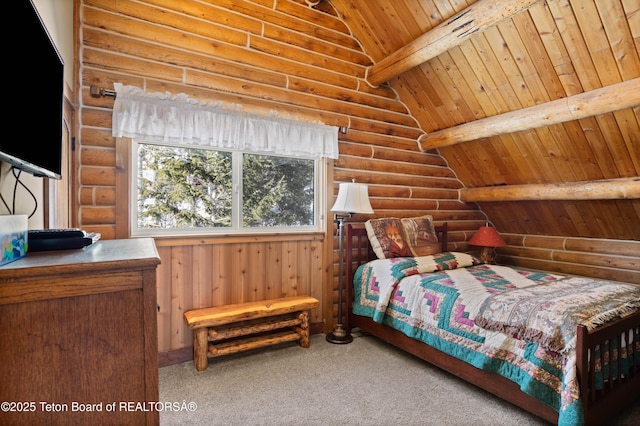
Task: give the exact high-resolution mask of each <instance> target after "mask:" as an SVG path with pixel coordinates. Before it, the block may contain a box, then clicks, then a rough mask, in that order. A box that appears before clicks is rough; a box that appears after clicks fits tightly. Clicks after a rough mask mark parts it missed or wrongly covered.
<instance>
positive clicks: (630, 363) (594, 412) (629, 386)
mask: <svg viewBox="0 0 640 426" xmlns="http://www.w3.org/2000/svg"><path fill="white" fill-rule="evenodd" d="M577 333H578V335H577V340H576V359H577V365H576V368H577V374H578V383H580V394H581V395H580V396H581V399H582V404H583V410H584V415H585V419H586V424H602V423H604V422H605V421H607V420H609V419H610V418H611V417H612V414H614V413H617V412H619V411H620V410H622V409H623V408H624V407H625V406H627V405H628V404H630V403H631V402H633V401H634V400H635V399H637V397H638V395H640V364H639V363H638V359H639V357H640V311H638V312H636V313H634V314H632V315H629V316H628V317H626V318H624V319H621V320H618V321H614V322H611V323H609V324H606V325H604V326H602V327H598V328H596V329H594V330H592V331H591V332H589V331H588V330H587V327H585V326H582V325H579V326H578V330H577ZM621 354H623V355H626V357H625V356H619V355H621ZM608 360H613V363H612V364H611V365H609V368H608V369H607V370H605V371H601V368H600V367H599V366H600V365H605V364H607V363H608ZM625 364H626V365H625ZM598 384H600V385H599V386H598Z"/></svg>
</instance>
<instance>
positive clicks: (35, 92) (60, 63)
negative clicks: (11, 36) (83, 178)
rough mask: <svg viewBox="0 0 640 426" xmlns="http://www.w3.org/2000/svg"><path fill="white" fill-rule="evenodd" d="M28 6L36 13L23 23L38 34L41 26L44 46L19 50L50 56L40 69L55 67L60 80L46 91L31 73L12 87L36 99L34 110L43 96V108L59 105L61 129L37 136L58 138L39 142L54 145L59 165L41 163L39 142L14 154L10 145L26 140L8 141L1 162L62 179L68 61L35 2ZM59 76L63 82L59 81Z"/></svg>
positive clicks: (49, 151)
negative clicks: (65, 72) (65, 78)
mask: <svg viewBox="0 0 640 426" xmlns="http://www.w3.org/2000/svg"><path fill="white" fill-rule="evenodd" d="M20 1H23V0H20ZM28 4H29V7H30V8H31V9H32V16H29V17H27V16H24V17H23V18H24V20H28V22H22V24H23V25H24V26H27V25H29V26H28V27H27V28H29V29H32V30H33V31H38V26H39V27H40V29H41V31H42V32H43V34H42V35H43V36H44V37H35V39H37V40H38V41H39V42H40V44H41V46H39V47H35V46H29V42H28V41H27V42H25V43H20V44H19V45H18V46H17V47H16V49H22V51H24V52H31V53H33V52H43V56H46V57H47V58H48V59H49V63H46V64H42V65H43V66H42V67H40V69H45V70H46V69H47V67H52V66H53V67H55V70H54V71H53V72H52V74H53V75H54V77H52V78H50V80H51V81H53V79H54V78H55V79H56V80H59V81H56V82H55V83H56V86H55V87H54V86H53V84H52V85H51V87H47V88H46V90H43V88H42V85H40V86H38V85H37V79H36V80H32V75H31V73H24V74H25V77H24V78H18V81H12V82H11V85H12V87H16V90H18V91H22V92H17V94H18V95H21V96H24V97H25V98H30V99H32V100H33V105H34V108H37V107H38V97H40V99H42V97H43V96H44V97H45V99H44V100H43V101H42V102H41V105H45V108H51V106H53V105H56V106H55V107H54V108H55V110H56V111H55V114H56V116H57V117H59V119H58V123H59V127H54V126H48V127H49V128H48V129H46V130H42V131H41V132H39V133H37V135H45V134H46V132H50V133H55V135H53V136H47V137H46V138H39V136H36V138H38V139H44V140H45V142H46V143H50V145H48V146H47V148H46V149H47V151H46V154H45V155H51V156H54V155H55V156H56V158H57V164H54V161H56V160H53V161H51V162H49V161H47V162H44V164H43V162H42V161H39V160H40V159H42V158H44V156H43V155H40V154H35V153H36V152H41V151H39V150H42V147H43V145H41V144H40V143H38V141H36V143H33V144H31V145H30V146H29V148H26V149H25V148H22V149H20V150H15V151H12V150H11V149H10V146H7V145H6V144H8V143H15V144H25V143H27V142H26V141H25V140H24V138H23V139H18V140H9V139H4V140H3V142H2V145H4V146H0V160H2V161H5V162H7V163H9V164H10V165H12V166H13V167H15V168H16V169H19V170H22V171H25V172H27V173H30V174H32V175H34V176H37V177H46V178H50V179H62V160H63V158H62V157H63V153H62V149H63V140H62V138H63V128H64V60H63V59H62V56H61V55H60V52H59V50H58V48H57V46H56V44H55V43H54V42H53V38H52V37H51V34H50V33H49V30H48V29H47V27H46V25H44V22H43V20H42V18H41V16H40V13H39V12H38V9H37V8H36V7H35V5H34V3H33V1H32V0H29V1H28ZM14 7H22V5H20V6H17V5H16V6H14ZM12 8H13V7H10V8H9V9H12ZM24 14H28V13H24ZM16 15H23V14H16ZM16 17H17V16H16ZM21 17H22V16H21ZM30 39H32V38H30ZM43 40H47V41H48V45H46V43H44V42H43ZM14 42H15V41H14ZM30 47H31V49H30ZM18 56H19V55H18ZM53 58H56V59H57V62H56V63H55V64H54V63H53V62H54V60H53ZM17 59H20V58H17ZM49 69H50V68H49ZM27 74H28V76H27ZM56 76H57V77H59V78H57V77H56ZM28 79H30V80H28ZM23 92H24V93H23ZM46 96H49V97H48V98H46ZM54 97H55V99H54ZM51 109H53V108H51ZM51 113H53V112H51ZM50 123H53V118H51V119H50ZM37 126H38V124H37V123H35V124H34V127H33V128H32V129H26V132H25V133H26V134H28V133H29V131H30V130H33V129H37ZM56 137H57V139H58V141H57V142H55V139H56ZM51 141H54V142H53V143H51ZM54 144H55V145H54ZM45 146H46V145H45ZM30 150H32V151H31V152H33V153H34V155H29V152H30Z"/></svg>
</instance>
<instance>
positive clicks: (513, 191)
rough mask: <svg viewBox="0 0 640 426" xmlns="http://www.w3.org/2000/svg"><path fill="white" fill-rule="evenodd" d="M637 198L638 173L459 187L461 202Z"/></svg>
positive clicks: (638, 189)
mask: <svg viewBox="0 0 640 426" xmlns="http://www.w3.org/2000/svg"><path fill="white" fill-rule="evenodd" d="M639 198H640V177H631V178H620V179H606V180H594V181H587V182H564V183H549V184H532V185H505V186H487V187H484V188H463V189H461V190H460V200H461V201H464V202H494V201H495V202H498V201H528V200H536V201H541V200H629V199H639Z"/></svg>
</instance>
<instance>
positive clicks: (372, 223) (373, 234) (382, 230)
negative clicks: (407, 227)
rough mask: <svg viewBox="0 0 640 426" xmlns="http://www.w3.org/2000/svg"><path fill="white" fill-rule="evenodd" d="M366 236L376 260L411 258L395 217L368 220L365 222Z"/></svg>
mask: <svg viewBox="0 0 640 426" xmlns="http://www.w3.org/2000/svg"><path fill="white" fill-rule="evenodd" d="M364 227H365V228H366V230H367V236H368V237H369V242H370V243H371V248H373V252H374V253H375V254H376V256H378V259H390V258H393V257H412V256H413V254H412V253H411V249H410V248H409V245H408V244H407V242H406V241H404V237H403V235H404V232H403V230H402V222H401V221H400V219H398V218H396V217H391V218H384V219H370V220H368V221H366V222H365V224H364Z"/></svg>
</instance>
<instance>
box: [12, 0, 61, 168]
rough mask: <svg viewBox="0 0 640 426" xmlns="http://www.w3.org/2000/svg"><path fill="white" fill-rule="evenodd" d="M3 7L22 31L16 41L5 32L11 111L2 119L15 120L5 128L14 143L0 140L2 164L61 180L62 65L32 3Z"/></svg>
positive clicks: (15, 38) (13, 36)
mask: <svg viewBox="0 0 640 426" xmlns="http://www.w3.org/2000/svg"><path fill="white" fill-rule="evenodd" d="M5 6H6V12H7V14H6V15H7V16H8V17H10V18H9V19H10V20H11V21H12V22H13V23H14V24H16V25H18V27H19V28H20V36H17V35H16V34H17V33H13V34H6V31H5V48H7V50H8V52H7V53H8V54H7V55H6V56H5V59H6V63H5V65H6V67H5V68H6V69H5V79H6V80H5V84H4V90H5V94H8V96H4V99H5V102H6V104H5V108H8V109H9V110H10V111H11V114H8V115H6V117H14V118H16V119H15V121H13V122H7V123H5V126H10V127H12V128H13V132H11V133H13V134H14V135H16V134H17V135H18V137H7V136H5V137H3V138H1V139H0V160H2V161H6V162H8V163H10V164H11V165H12V166H13V167H16V168H18V169H20V170H23V171H25V172H28V173H31V174H33V175H34V176H41V177H48V178H52V179H61V177H62V129H63V105H64V62H63V60H62V57H61V56H60V54H59V52H58V49H57V48H56V46H55V44H54V43H53V40H52V39H51V37H50V36H49V32H48V31H47V29H46V27H45V26H44V23H43V22H42V19H40V15H39V14H38V11H37V9H36V8H35V6H34V5H33V3H32V2H31V0H28V1H25V0H20V1H11V2H8V3H6V5H5ZM5 52H6V50H5ZM18 117H19V119H18ZM25 123H26V124H25Z"/></svg>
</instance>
